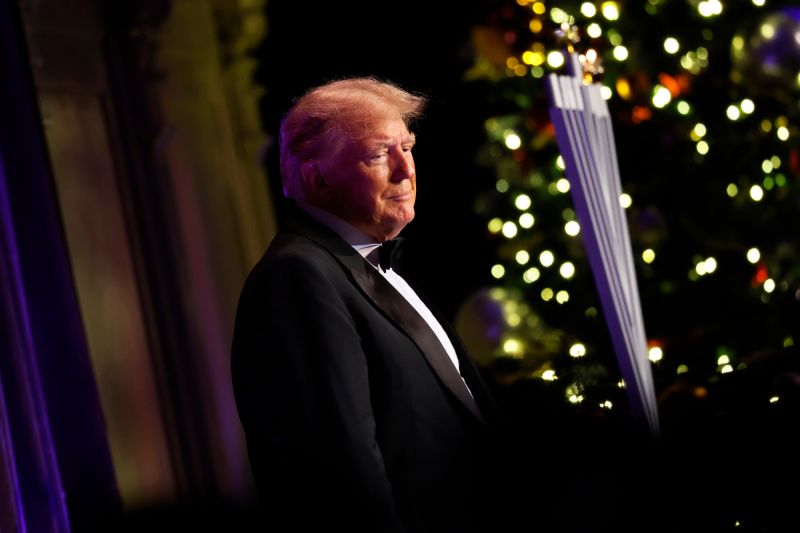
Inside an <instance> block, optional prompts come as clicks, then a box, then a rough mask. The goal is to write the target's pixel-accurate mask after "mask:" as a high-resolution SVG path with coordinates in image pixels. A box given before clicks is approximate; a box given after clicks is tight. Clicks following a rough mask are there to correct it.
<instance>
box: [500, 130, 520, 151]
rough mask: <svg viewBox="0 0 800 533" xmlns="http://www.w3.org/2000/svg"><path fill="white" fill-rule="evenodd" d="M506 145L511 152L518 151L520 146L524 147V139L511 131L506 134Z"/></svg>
mask: <svg viewBox="0 0 800 533" xmlns="http://www.w3.org/2000/svg"><path fill="white" fill-rule="evenodd" d="M504 137H505V143H506V146H507V147H508V149H509V150H516V149H517V148H519V147H520V146H522V139H520V138H519V135H517V134H516V133H514V132H513V131H511V130H508V131H506V132H505V134H504Z"/></svg>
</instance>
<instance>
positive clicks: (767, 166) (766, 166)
mask: <svg viewBox="0 0 800 533" xmlns="http://www.w3.org/2000/svg"><path fill="white" fill-rule="evenodd" d="M761 171H762V172H763V173H764V174H769V173H770V172H772V161H770V160H769V159H765V160H764V161H762V162H761Z"/></svg>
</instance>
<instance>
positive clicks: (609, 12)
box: [600, 2, 619, 20]
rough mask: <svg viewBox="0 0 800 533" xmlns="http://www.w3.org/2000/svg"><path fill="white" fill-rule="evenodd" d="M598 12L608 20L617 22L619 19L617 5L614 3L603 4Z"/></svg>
mask: <svg viewBox="0 0 800 533" xmlns="http://www.w3.org/2000/svg"><path fill="white" fill-rule="evenodd" d="M600 10H601V11H602V13H603V16H604V17H605V18H606V19H608V20H617V19H618V18H619V5H617V3H616V2H603V3H602V5H601V6H600Z"/></svg>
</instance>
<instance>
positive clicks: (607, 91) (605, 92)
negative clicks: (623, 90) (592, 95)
mask: <svg viewBox="0 0 800 533" xmlns="http://www.w3.org/2000/svg"><path fill="white" fill-rule="evenodd" d="M600 96H602V97H603V100H611V97H612V96H614V91H612V90H611V87H609V86H607V85H601V86H600Z"/></svg>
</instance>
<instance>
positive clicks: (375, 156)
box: [369, 152, 386, 161]
mask: <svg viewBox="0 0 800 533" xmlns="http://www.w3.org/2000/svg"><path fill="white" fill-rule="evenodd" d="M384 157H386V152H376V153H374V154H372V155H370V156H369V160H370V161H380V160H381V159H383V158H384Z"/></svg>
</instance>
